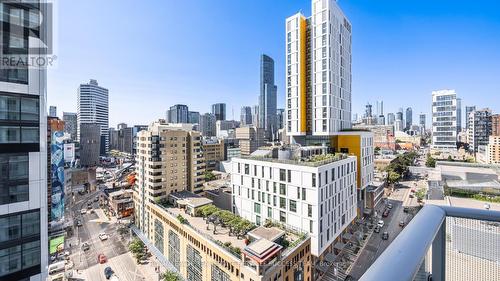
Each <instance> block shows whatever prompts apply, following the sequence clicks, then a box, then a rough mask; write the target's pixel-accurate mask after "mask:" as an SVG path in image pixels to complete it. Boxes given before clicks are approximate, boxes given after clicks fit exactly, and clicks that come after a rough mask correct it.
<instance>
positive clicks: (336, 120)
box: [286, 0, 352, 143]
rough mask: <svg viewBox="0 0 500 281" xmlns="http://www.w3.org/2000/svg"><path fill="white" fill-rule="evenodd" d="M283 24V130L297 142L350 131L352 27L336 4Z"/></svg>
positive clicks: (318, 4)
mask: <svg viewBox="0 0 500 281" xmlns="http://www.w3.org/2000/svg"><path fill="white" fill-rule="evenodd" d="M311 10H312V16H311V17H310V18H306V17H304V15H302V14H301V13H297V14H295V15H293V16H291V17H289V18H287V20H286V50H287V51H286V73H287V75H286V79H287V80H286V131H287V135H289V136H291V138H292V139H291V141H292V142H295V143H306V142H307V140H308V139H311V140H312V141H311V142H315V141H314V139H322V140H324V141H325V142H326V141H328V140H327V137H328V136H332V135H334V134H335V133H337V132H339V131H340V130H342V129H347V128H351V81H352V80H351V78H352V77H351V24H350V23H349V20H348V19H347V18H346V17H345V15H344V13H343V12H342V10H341V9H340V7H339V6H338V4H337V2H336V1H321V0H313V1H312V9H311Z"/></svg>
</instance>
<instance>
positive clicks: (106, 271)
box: [104, 266, 115, 279]
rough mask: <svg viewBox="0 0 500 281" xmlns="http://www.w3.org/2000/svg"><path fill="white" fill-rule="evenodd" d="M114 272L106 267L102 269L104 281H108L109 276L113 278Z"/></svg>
mask: <svg viewBox="0 0 500 281" xmlns="http://www.w3.org/2000/svg"><path fill="white" fill-rule="evenodd" d="M114 273H115V272H114V271H113V269H111V267H109V266H107V267H106V268H105V269H104V277H106V279H109V278H111V276H113V274H114Z"/></svg>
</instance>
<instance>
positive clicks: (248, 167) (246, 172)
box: [245, 164, 250, 175]
mask: <svg viewBox="0 0 500 281" xmlns="http://www.w3.org/2000/svg"><path fill="white" fill-rule="evenodd" d="M248 174H250V165H248V164H245V175H248Z"/></svg>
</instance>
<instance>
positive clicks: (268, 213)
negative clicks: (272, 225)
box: [267, 207, 273, 218]
mask: <svg viewBox="0 0 500 281" xmlns="http://www.w3.org/2000/svg"><path fill="white" fill-rule="evenodd" d="M267 217H269V218H272V217H273V209H272V208H271V207H267Z"/></svg>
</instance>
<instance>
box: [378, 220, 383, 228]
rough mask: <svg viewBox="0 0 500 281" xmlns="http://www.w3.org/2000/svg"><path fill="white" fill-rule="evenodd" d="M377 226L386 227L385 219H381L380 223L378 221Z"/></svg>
mask: <svg viewBox="0 0 500 281" xmlns="http://www.w3.org/2000/svg"><path fill="white" fill-rule="evenodd" d="M377 226H378V227H380V228H382V227H384V221H383V220H379V221H378V223H377Z"/></svg>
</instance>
